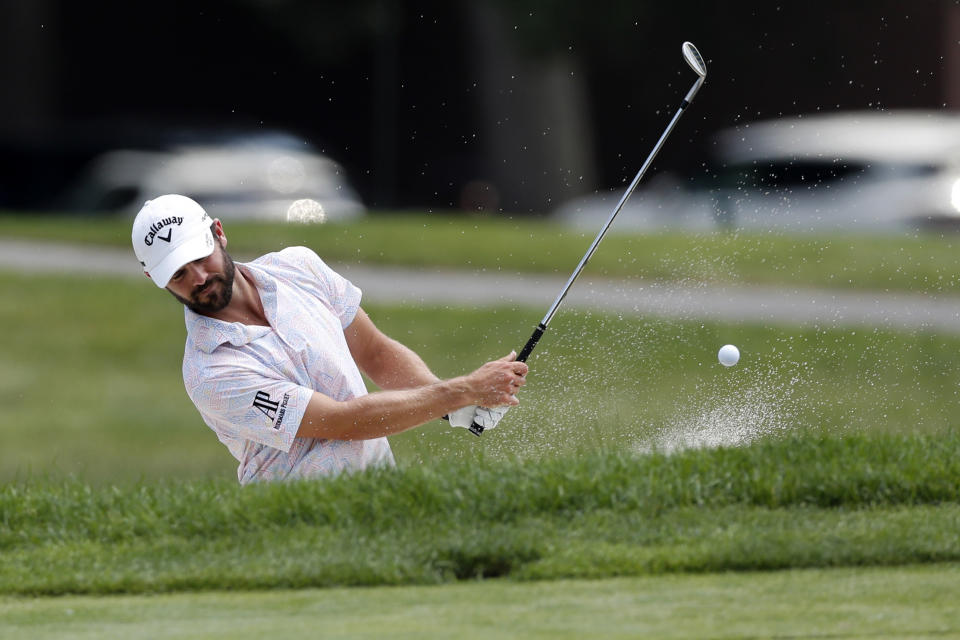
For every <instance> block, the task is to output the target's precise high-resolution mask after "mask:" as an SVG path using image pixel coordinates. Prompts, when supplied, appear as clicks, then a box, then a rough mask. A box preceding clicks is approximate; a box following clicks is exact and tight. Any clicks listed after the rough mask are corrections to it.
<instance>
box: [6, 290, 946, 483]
mask: <svg viewBox="0 0 960 640" xmlns="http://www.w3.org/2000/svg"><path fill="white" fill-rule="evenodd" d="M0 295H2V296H4V298H5V299H7V300H21V301H24V302H23V303H21V304H16V305H10V306H8V307H6V308H5V310H4V313H3V314H0V330H2V331H3V332H4V335H8V336H16V337H17V339H16V340H9V341H7V342H5V343H4V344H3V345H2V346H0V401H2V402H3V406H4V412H5V413H4V416H5V418H4V421H3V426H2V427H0V480H11V479H15V478H21V479H28V478H43V477H47V476H50V477H63V476H64V475H74V476H76V477H78V478H80V479H82V480H83V481H85V482H91V483H109V482H112V481H116V480H137V479H143V480H151V479H163V478H191V479H194V478H207V477H219V478H224V477H232V476H233V474H234V473H235V462H234V461H233V459H232V458H231V457H230V456H229V454H228V453H227V452H226V450H225V448H224V447H223V446H222V445H221V444H220V443H219V442H218V441H217V440H216V438H215V437H214V435H213V434H212V432H210V431H209V430H208V429H207V427H206V426H205V425H204V424H203V422H202V421H201V420H200V418H199V416H198V414H197V412H196V410H195V409H194V407H193V405H192V404H191V403H190V401H189V399H188V398H187V396H186V394H185V392H184V390H183V386H182V381H181V378H180V366H181V359H182V349H183V338H184V329H183V324H182V322H183V320H182V312H181V310H180V308H179V305H177V304H176V303H175V302H174V301H173V300H172V299H171V298H169V297H168V296H166V295H164V294H162V293H159V292H158V291H157V290H156V289H155V288H153V287H150V286H148V285H147V283H146V282H141V281H128V280H125V279H119V278H118V279H101V278H84V277H58V276H42V277H31V276H25V275H15V274H0ZM368 311H369V312H370V313H371V315H372V317H373V318H374V320H375V322H377V324H378V325H379V326H381V327H382V328H383V329H384V330H385V331H387V332H388V333H389V334H390V335H393V336H395V337H397V338H398V339H400V340H401V341H403V342H404V343H406V344H408V345H410V346H411V347H412V348H414V349H415V350H417V351H418V352H420V353H422V354H423V356H424V358H425V359H426V361H427V362H428V363H429V364H430V365H431V366H432V367H433V368H434V370H435V371H436V372H437V373H438V374H439V375H441V376H445V377H446V376H453V375H459V374H460V373H463V372H465V371H467V370H469V369H471V368H473V367H474V366H478V365H479V364H480V363H482V362H483V361H485V360H487V359H490V358H494V357H499V356H500V355H503V354H505V353H507V352H508V351H509V350H510V349H511V348H519V346H520V345H522V344H523V342H524V341H525V340H526V338H527V335H528V332H529V331H530V329H531V328H532V327H533V326H534V325H535V324H536V321H537V320H538V319H539V318H538V315H537V314H536V313H535V312H532V311H517V310H511V309H502V308H501V309H489V310H483V311H478V310H466V309H449V308H405V307H376V306H371V307H370V308H369V309H368ZM726 342H733V343H735V344H738V345H739V346H740V348H741V351H742V352H743V356H742V359H741V362H740V364H738V365H737V366H736V367H734V368H732V369H725V368H723V367H721V366H720V365H719V364H717V362H716V349H717V348H718V346H719V345H721V344H724V343H726ZM958 359H960V337H957V336H947V335H940V334H933V333H924V332H891V331H880V330H876V331H874V330H863V329H847V330H844V329H831V330H824V329H816V328H808V329H802V330H793V329H789V328H781V327H763V326H749V325H739V324H714V323H701V322H693V321H665V320H661V319H649V318H643V317H634V316H618V315H607V314H589V313H574V312H572V311H570V312H564V313H561V314H559V315H558V316H557V317H556V318H555V320H554V322H553V324H552V325H551V328H550V331H549V332H548V333H547V335H546V336H545V337H544V338H543V340H542V341H541V343H540V346H539V347H538V351H537V353H536V354H535V355H534V357H533V358H532V359H531V361H530V364H531V366H532V367H533V370H532V373H531V374H530V376H529V384H528V385H527V387H526V388H525V390H524V392H523V394H522V396H521V399H522V404H521V406H520V407H518V408H516V409H514V410H512V411H511V413H509V414H508V416H507V418H506V419H505V420H504V422H503V424H502V425H501V426H500V427H499V428H498V429H497V431H495V432H491V433H490V434H485V435H484V436H483V438H482V439H479V440H478V439H475V438H474V437H473V436H469V435H468V434H467V433H466V432H465V431H462V430H453V429H450V428H449V427H448V426H447V425H446V424H444V423H440V422H436V423H433V424H431V425H428V426H426V427H424V428H421V429H417V430H415V431H412V432H408V433H406V434H401V435H399V436H396V437H394V438H393V439H392V444H393V447H394V451H395V453H396V455H397V458H398V460H399V461H400V463H401V464H402V465H412V466H415V465H421V464H432V463H433V462H435V461H437V460H440V459H450V460H475V459H479V458H480V457H481V456H485V457H488V458H491V459H501V460H509V459H512V458H514V457H517V456H519V457H521V458H525V459H533V460H537V459H541V458H550V457H555V456H559V455H574V454H578V453H580V452H591V451H597V450H599V449H603V448H607V449H618V448H619V449H625V450H637V451H642V450H647V449H650V448H656V447H660V448H672V447H685V446H698V445H716V444H724V443H725V444H739V443H747V442H750V441H751V440H752V439H754V438H756V437H759V436H761V435H764V434H777V433H790V432H801V431H805V430H812V431H814V432H819V431H821V430H826V431H834V432H838V433H841V432H858V431H893V432H896V431H901V430H906V431H917V432H929V433H940V432H943V431H945V430H949V429H950V428H952V427H953V426H954V425H955V420H954V416H955V415H956V401H957V390H958V388H960V362H958ZM41 433H42V434H43V437H38V435H37V434H41Z"/></svg>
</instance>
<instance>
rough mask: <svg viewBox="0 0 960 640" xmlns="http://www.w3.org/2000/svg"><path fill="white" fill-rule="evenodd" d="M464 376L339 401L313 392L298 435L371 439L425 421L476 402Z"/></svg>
mask: <svg viewBox="0 0 960 640" xmlns="http://www.w3.org/2000/svg"><path fill="white" fill-rule="evenodd" d="M475 395H476V394H474V393H471V390H470V386H469V384H467V381H466V379H465V378H454V379H452V380H445V381H442V382H435V383H433V384H429V385H426V386H422V387H419V388H416V389H404V390H394V391H378V392H376V393H371V394H367V395H365V396H361V397H359V398H353V399H351V400H347V401H344V402H337V401H335V400H333V399H331V398H329V397H327V396H324V395H323V394H320V393H314V394H313V397H312V398H311V399H310V402H309V403H308V405H307V411H306V413H305V414H304V416H303V419H302V420H301V421H300V429H299V431H298V432H297V436H298V437H305V438H326V439H330V440H369V439H371V438H380V437H383V436H389V435H392V434H396V433H401V432H403V431H406V430H407V429H411V428H413V427H416V426H419V425H421V424H424V423H425V422H429V421H431V420H434V419H436V418H439V417H441V416H443V415H445V414H446V413H448V412H449V411H452V410H454V409H457V408H459V407H462V406H466V405H469V404H471V403H473V402H475V398H474V396H475Z"/></svg>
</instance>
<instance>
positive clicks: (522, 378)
mask: <svg viewBox="0 0 960 640" xmlns="http://www.w3.org/2000/svg"><path fill="white" fill-rule="evenodd" d="M527 371H529V367H527V364H526V363H525V362H517V353H516V352H515V351H511V352H510V354H509V355H506V356H504V357H502V358H500V359H499V360H494V361H492V362H488V363H487V364H485V365H483V366H482V367H480V368H479V369H477V370H476V371H474V372H473V373H471V374H470V375H468V376H467V382H468V384H469V386H470V390H471V392H472V393H473V394H475V398H474V400H473V402H472V404H477V405H480V406H482V407H499V406H503V405H509V406H515V405H517V404H519V403H520V401H519V400H517V397H516V395H515V394H516V393H517V391H518V390H519V389H520V387H522V386H523V385H525V384H527V379H526V375H527Z"/></svg>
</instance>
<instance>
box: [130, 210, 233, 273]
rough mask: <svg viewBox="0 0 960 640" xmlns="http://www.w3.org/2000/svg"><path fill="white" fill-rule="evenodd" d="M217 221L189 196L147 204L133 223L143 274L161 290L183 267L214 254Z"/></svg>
mask: <svg viewBox="0 0 960 640" xmlns="http://www.w3.org/2000/svg"><path fill="white" fill-rule="evenodd" d="M212 223H213V220H211V219H210V216H208V215H207V212H206V211H204V210H203V207H201V206H200V205H199V204H197V203H196V202H194V201H193V200H191V199H190V198H188V197H186V196H179V195H176V194H169V195H165V196H160V197H159V198H154V199H153V200H147V201H146V202H145V203H144V205H143V208H141V209H140V213H138V214H137V217H136V219H135V220H134V221H133V233H132V234H131V239H132V240H133V251H134V253H136V254H137V259H138V260H139V261H140V264H141V265H143V271H144V273H146V274H147V275H148V276H150V279H151V280H153V281H154V283H155V284H156V285H157V286H158V287H160V288H161V289H162V288H164V287H166V286H167V283H168V282H169V281H170V277H171V276H172V275H173V274H174V273H175V272H176V271H177V270H178V269H180V267H182V266H183V265H185V264H187V263H188V262H193V261H194V260H199V259H200V258H206V257H207V256H209V255H210V254H211V253H213V248H214V240H213V233H211V231H210V225H211V224H212Z"/></svg>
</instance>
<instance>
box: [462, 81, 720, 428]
mask: <svg viewBox="0 0 960 640" xmlns="http://www.w3.org/2000/svg"><path fill="white" fill-rule="evenodd" d="M703 80H704V78H703V76H701V77H700V78H699V79H698V80H697V81H696V82H695V83H694V85H693V86H692V87H691V88H690V91H688V92H687V95H686V97H684V99H683V100H682V101H681V102H680V108H679V109H677V112H676V113H675V114H673V118H671V119H670V123H669V124H668V125H667V128H666V129H664V131H663V134H662V135H661V136H660V139H659V140H657V144H656V145H654V147H653V151H651V152H650V155H648V156H647V159H646V160H645V161H644V163H643V166H642V167H640V171H638V172H637V175H636V176H634V178H633V182H631V183H630V186H629V187H627V190H626V192H624V194H623V196H622V197H621V198H620V202H618V203H617V206H616V207H615V208H614V210H613V213H611V214H610V217H609V218H607V222H606V223H605V224H604V225H603V228H602V229H600V233H598V234H597V237H596V238H594V239H593V243H591V244H590V248H589V249H587V252H586V253H585V254H584V255H583V258H582V259H581V260H580V264H578V265H577V268H576V269H575V270H574V272H573V275H571V276H570V279H569V280H567V284H565V285H564V286H563V290H562V291H560V295H558V296H557V299H556V300H554V302H553V304H552V305H550V309H549V310H548V311H547V315H545V316H543V320H541V321H540V324H538V325H537V328H536V329H534V331H533V334H532V335H531V336H530V339H529V340H527V344H526V345H524V347H523V349H522V350H521V351H520V354H519V355H518V356H517V360H519V361H520V362H526V361H527V358H529V357H530V354H531V353H533V349H534V348H535V347H536V346H537V343H538V342H539V341H540V338H541V337H543V333H544V331H546V330H547V326H548V325H549V324H550V320H552V319H553V316H554V314H555V313H556V312H557V309H559V308H560V304H561V303H562V302H563V299H564V298H566V297H567V292H568V291H570V287H572V286H573V283H574V282H576V280H577V277H579V275H580V272H581V271H583V268H584V267H585V266H587V262H589V261H590V257H591V256H593V252H594V251H596V250H597V246H599V245H600V241H601V240H603V236H605V235H606V234H607V230H608V229H610V225H612V224H613V219H614V218H616V217H617V214H618V213H620V210H621V209H623V205H624V204H626V202H627V200H628V199H630V196H631V195H633V191H634V190H635V189H636V188H637V185H638V184H640V180H642V179H643V175H644V174H645V173H646V172H647V169H649V168H650V165H651V164H653V159H654V158H656V157H657V153H658V152H659V151H660V148H661V147H662V146H663V143H664V142H666V140H667V137H668V136H669V135H670V132H671V131H673V128H674V127H675V126H676V125H677V121H678V120H679V119H680V116H681V115H683V112H684V110H685V109H686V108H687V107H688V106H690V103H691V102H693V97H694V96H695V95H696V94H697V91H699V90H700V87H701V86H702V85H703ZM469 430H470V433H472V434H473V435H475V436H479V435H481V434H482V433H483V427H481V426H480V425H479V424H477V423H476V422H474V423H473V425H472V426H471V427H470V429H469Z"/></svg>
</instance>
